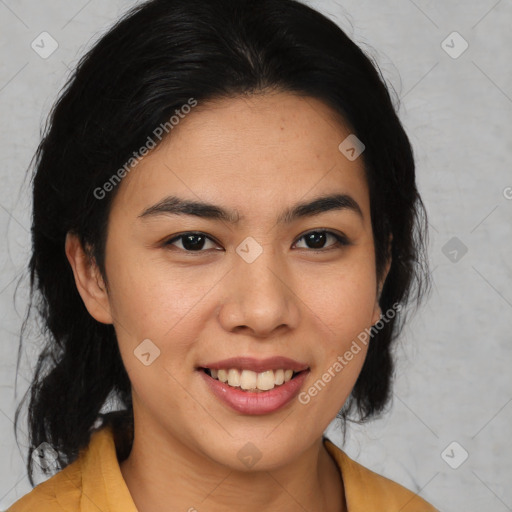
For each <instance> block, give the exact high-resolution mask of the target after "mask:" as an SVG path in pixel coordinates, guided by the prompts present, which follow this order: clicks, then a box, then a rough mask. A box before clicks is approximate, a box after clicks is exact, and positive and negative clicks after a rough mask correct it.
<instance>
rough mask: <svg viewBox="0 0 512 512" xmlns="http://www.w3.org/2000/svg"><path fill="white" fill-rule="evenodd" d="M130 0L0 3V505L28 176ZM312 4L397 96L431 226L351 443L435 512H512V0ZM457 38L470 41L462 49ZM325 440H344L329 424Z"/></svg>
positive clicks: (15, 477)
mask: <svg viewBox="0 0 512 512" xmlns="http://www.w3.org/2000/svg"><path fill="white" fill-rule="evenodd" d="M134 3H135V2H130V1H122V0H102V1H100V0H90V1H89V2H85V1H84V2H82V1H74V2H70V1H65V0H51V1H49V0H47V1H34V0H30V1H29V0H17V1H16V0H0V33H1V36H0V44H1V61H2V66H1V70H0V113H1V115H0V132H1V137H0V144H1V151H0V159H1V165H0V237H1V240H2V243H1V247H0V336H1V344H0V350H1V360H0V364H1V380H0V433H1V436H0V460H1V461H2V464H1V467H0V510H4V509H5V508H7V507H8V506H9V505H10V504H11V503H12V502H13V501H15V500H16V499H17V498H18V497H20V496H21V495H23V494H24V493H26V492H27V491H29V490H30V486H29V484H28V480H27V477H26V474H25V469H24V463H23V460H22V455H23V458H24V457H25V447H26V436H25V434H24V433H23V432H20V434H19V441H20V448H21V449H22V450H23V451H22V453H20V449H19V448H18V446H17V445H16V443H15V439H14V432H13V423H12V420H13V417H14V410H15V406H16V404H17V403H18V401H19V400H20V398H21V396H22V394H23V393H24V391H25V389H26V386H27V383H28V379H29V378H30V367H32V366H33V364H34V361H35V356H36V354H37V350H38V347H37V344H36V343H33V344H32V345H29V346H27V347H26V349H25V350H24V357H23V366H22V370H21V374H20V376H19V377H18V390H17V394H16V395H15V393H14V378H15V369H16V354H17V349H18V337H19V329H20V325H21V318H22V316H23V314H24V312H25V306H26V301H27V293H26V284H27V280H26V278H24V279H23V280H22V281H21V283H20V286H19V287H18V291H17V293H16V300H15V301H13V296H14V294H15V290H16V287H17V283H18V279H19V278H20V276H23V275H24V274H25V268H26V265H27V261H28V257H29V249H30V239H29V231H30V230H29V226H30V201H29V182H28V180H25V172H26V169H27V167H28V166H29V164H30V160H31V158H32V155H33V153H34V150H35V148H36V145H37V143H38V140H39V135H40V129H41V126H42V124H43V122H44V120H45V118H46V115H47V113H48V111H49V109H50V107H51V105H52V104H53V102H54V100H55V98H56V95H57V91H58V90H59V89H60V87H61V86H62V85H63V84H64V82H65V79H66V77H67V75H68V68H72V67H73V66H74V65H75V64H76V62H77V59H78V58H79V57H80V56H81V55H82V54H83V53H84V51H85V50H86V49H87V48H88V47H89V46H90V45H91V44H92V43H93V42H94V41H95V40H96V39H97V38H98V37H99V35H100V34H101V33H102V32H103V31H104V30H106V29H107V27H108V26H110V25H111V24H112V22H113V21H114V20H115V19H116V18H117V17H118V16H119V15H120V14H121V13H122V12H124V10H125V9H127V8H128V7H130V6H132V5H134ZM309 3H310V4H311V5H312V6H314V7H316V8H318V9H319V10H321V11H322V12H324V13H326V14H327V15H328V16H330V17H331V18H333V19H334V20H335V21H336V22H337V23H339V24H340V25H341V26H342V27H343V28H344V29H345V30H346V31H347V33H348V35H349V36H351V37H352V38H353V39H354V40H355V41H356V42H357V43H358V44H359V45H361V46H362V47H363V49H365V51H367V52H368V53H370V55H372V57H374V58H375V60H377V62H378V63H379V65H380V66H381V69H382V71H383V73H384V75H385V77H386V79H387V80H388V82H389V83H390V84H392V85H393V87H394V88H395V89H396V92H397V94H398V96H399V97H400V98H401V100H402V102H401V108H400V116H401V119H402V120H403V123H404V125H405V128H406V130H407V132H408V134H409V136H410V138H411V141H412V143H413V146H414V150H415V155H416V158H417V166H418V183H419V188H420V192H421V193H422V196H423V198H424V201H425V203H426V206H427V209H428V213H429V216H430V228H431V242H430V259H431V266H432V270H433V272H432V274H433V281H434V285H433V290H432V294H431V296H430V299H429V301H428V302H427V303H426V304H425V305H424V306H423V308H422V309H421V310H420V311H419V312H418V313H417V314H416V316H415V317H414V318H413V319H412V321H411V322H410V323H409V325H408V327H407V328H406V329H405V330H404V333H403V335H402V336H401V339H400V342H399V345H398V350H397V358H398V361H399V362H398V367H397V380H396V386H395V390H394V391H395V392H394V397H393V404H392V407H391V410H390V412H389V413H388V414H387V415H386V416H385V417H384V418H383V419H381V420H377V421H375V422H373V423H371V424H368V425H366V426H364V427H362V426H352V427H351V430H350V435H349V439H348V443H347V445H346V446H345V450H346V451H347V452H348V453H349V455H351V456H352V457H354V458H357V460H359V461H360V462H362V463H363V464H365V465H366V466H368V467H370V468H372V469H373V470H375V471H377V472H379V473H381V474H384V475H386V476H388V477H389V478H391V479H394V480H396V481H398V482H400V483H402V484H403V485H405V486H407V487H409V488H410V489H412V490H414V491H416V492H420V494H421V496H423V497H424V498H426V499H427V500H428V501H430V502H431V503H432V504H433V505H435V506H436V507H437V508H438V509H439V510H442V511H443V512H444V511H446V512H455V511H460V510H464V511H467V512H471V511H475V512H476V511H481V510H486V511H495V512H502V511H507V510H508V511H512V486H511V485H510V483H511V482H512V441H511V437H512V436H511V434H512V429H511V426H510V425H511V423H512V403H511V402H512V372H511V371H510V366H511V363H512V348H511V347H512V345H511V339H510V338H511V334H510V331H511V327H512V290H511V285H512V279H511V276H512V269H511V266H512V264H511V257H510V256H511V255H512V172H511V169H512V167H511V160H512V158H511V152H512V151H511V150H512V137H511V135H512V129H511V124H510V120H511V118H512V117H511V115H512V72H511V66H510V62H511V60H512V50H511V48H512V30H511V26H512V2H511V1H510V0H501V1H497V2H496V0H471V1H466V2H454V1H449V2H444V1H440V0H438V1H433V0H430V1H429V0H415V1H413V0H385V1H377V0H372V1H369V0H367V1H364V0H363V1H362V0H346V1H342V2H333V1H328V0H319V1H315V2H309ZM43 31H47V32H49V33H50V34H51V36H52V37H53V38H54V39H55V40H56V41H57V42H58V45H59V46H58V48H57V50H56V51H55V52H54V53H53V54H52V55H51V56H49V57H48V58H46V59H43V58H42V57H41V56H39V55H38V54H37V53H36V52H35V51H34V50H33V49H32V48H31V43H32V41H33V40H36V41H37V40H39V39H36V38H37V37H38V36H39V34H41V32H43ZM454 31H457V32H458V33H459V34H460V35H461V36H462V38H464V40H465V41H467V43H468V44H469V47H468V49H467V50H466V51H465V52H464V53H462V54H461V55H458V54H459V53H460V51H461V50H462V49H463V44H464V42H463V40H462V39H460V37H459V36H457V35H455V36H453V35H450V34H452V32H454ZM448 36H449V37H448ZM445 40H446V42H445V43H444V44H443V41H445ZM46 48H48V46H46ZM447 52H448V53H447ZM449 53H451V54H452V56H450V55H449ZM453 57H457V58H453ZM454 237H455V238H454ZM447 244H448V245H447ZM464 248H467V252H466V253H465V254H464V250H465V249H464ZM36 339H37V338H36ZM21 425H22V427H24V423H23V422H22V424H21ZM328 434H329V436H330V437H331V439H333V440H334V441H335V442H337V443H338V444H340V436H339V434H338V431H337V429H336V425H335V424H333V425H331V427H330V429H329V431H328ZM454 441H455V442H456V443H457V444H456V445H451V446H450V447H449V448H448V450H445V449H446V448H447V447H448V446H449V445H450V444H451V443H452V442H454ZM463 450H465V451H466V452H467V453H468V454H469V456H468V458H467V460H465V461H464V462H463V463H461V462H462V460H463V455H464V453H465V452H464V451H463ZM443 453H444V458H443V456H442V454H443ZM447 461H448V462H449V463H450V464H451V465H452V466H458V467H457V468H456V469H453V468H452V467H450V465H449V464H448V462H447Z"/></svg>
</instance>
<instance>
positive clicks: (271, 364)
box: [199, 356, 309, 373]
mask: <svg viewBox="0 0 512 512" xmlns="http://www.w3.org/2000/svg"><path fill="white" fill-rule="evenodd" d="M199 368H209V369H213V370H222V369H230V368H237V369H240V370H252V371H253V372H256V373H261V372H264V371H266V370H280V369H282V370H293V371H294V372H301V371H302V370H307V369H308V368H309V366H308V365H307V364H305V363H300V362H299V361H295V360H294V359H290V358H289V357H284V356H276V357H268V358H266V359H255V358H254V357H230V358H229V359H223V360H222V361H215V362H212V363H207V364H204V365H200V366H199Z"/></svg>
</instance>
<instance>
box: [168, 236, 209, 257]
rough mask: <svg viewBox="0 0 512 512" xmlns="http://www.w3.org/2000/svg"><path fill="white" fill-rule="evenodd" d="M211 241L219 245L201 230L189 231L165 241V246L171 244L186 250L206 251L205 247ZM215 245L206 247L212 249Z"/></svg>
mask: <svg viewBox="0 0 512 512" xmlns="http://www.w3.org/2000/svg"><path fill="white" fill-rule="evenodd" d="M208 242H210V243H211V244H212V245H214V246H217V247H218V245H217V244H216V243H215V242H214V241H213V240H212V239H211V238H210V237H209V236H207V235H205V234H204V233H200V232H197V233H196V232H189V233H182V234H181V235H178V236H174V237H173V238H171V239H170V240H167V241H166V242H165V243H164V246H166V247H167V246H170V245H174V246H175V247H178V249H180V250H183V251H186V252H205V250H203V249H204V247H205V245H207V244H208ZM210 248H213V247H207V248H206V249H210Z"/></svg>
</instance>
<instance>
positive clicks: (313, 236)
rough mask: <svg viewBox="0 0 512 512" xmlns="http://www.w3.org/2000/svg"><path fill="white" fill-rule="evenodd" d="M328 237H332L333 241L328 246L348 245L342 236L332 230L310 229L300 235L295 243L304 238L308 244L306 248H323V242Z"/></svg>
mask: <svg viewBox="0 0 512 512" xmlns="http://www.w3.org/2000/svg"><path fill="white" fill-rule="evenodd" d="M329 238H331V240H332V239H334V243H333V244H331V245H329V246H328V248H332V247H338V246H342V245H348V241H347V239H346V238H345V237H344V236H341V235H338V234H336V233H333V232H332V231H310V232H309V233H306V234H305V235H302V236H301V237H300V238H299V240H298V241H297V243H299V242H300V241H301V240H304V242H305V243H306V244H309V245H310V246H309V247H306V248H307V249H315V250H324V249H325V247H324V246H325V243H326V242H327V240H329Z"/></svg>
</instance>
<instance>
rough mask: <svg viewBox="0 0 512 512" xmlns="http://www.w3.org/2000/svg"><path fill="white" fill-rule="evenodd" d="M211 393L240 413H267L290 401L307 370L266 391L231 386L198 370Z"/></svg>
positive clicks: (298, 389)
mask: <svg viewBox="0 0 512 512" xmlns="http://www.w3.org/2000/svg"><path fill="white" fill-rule="evenodd" d="M199 373H201V375H202V376H203V379H204V380H205V382H206V384H207V385H208V387H209V388H210V390H211V391H212V392H213V394H214V395H215V396H216V397H217V398H218V399H220V400H221V401H222V402H223V403H225V404H226V405H228V406H229V407H231V408H232V409H234V410H235V411H237V412H240V413H242V414H253V415H256V414H269V413H271V412H275V411H277V410H279V409H281V408H282V407H284V406H285V405H287V404H288V403H290V402H291V401H292V400H293V399H294V398H295V397H296V396H297V395H298V394H299V391H300V389H301V387H302V385H303V384H304V380H305V379H306V377H307V376H308V374H309V370H305V371H303V372H301V373H299V374H298V375H297V376H296V377H295V378H293V379H291V380H289V381H288V382H286V383H285V384H281V385H280V386H277V387H275V388H273V389H270V390H268V391H262V392H260V393H254V392H249V391H242V390H240V389H238V388H233V387H231V386H229V385H228V384H225V383H224V382H221V381H220V380H217V379H214V378H213V377H210V376H209V375H207V374H206V373H205V372H204V371H203V370H199Z"/></svg>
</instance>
